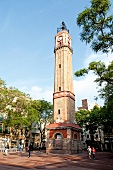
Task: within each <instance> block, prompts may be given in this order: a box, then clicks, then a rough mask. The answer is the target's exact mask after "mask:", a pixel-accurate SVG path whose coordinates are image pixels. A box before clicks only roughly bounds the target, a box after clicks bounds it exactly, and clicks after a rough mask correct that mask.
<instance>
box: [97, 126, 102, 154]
mask: <svg viewBox="0 0 113 170" xmlns="http://www.w3.org/2000/svg"><path fill="white" fill-rule="evenodd" d="M98 132H99V139H100V151H101V126H99V127H98Z"/></svg>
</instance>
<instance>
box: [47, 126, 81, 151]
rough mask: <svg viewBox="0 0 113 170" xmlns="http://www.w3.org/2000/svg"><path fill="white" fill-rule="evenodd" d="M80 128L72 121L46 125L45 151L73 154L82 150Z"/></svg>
mask: <svg viewBox="0 0 113 170" xmlns="http://www.w3.org/2000/svg"><path fill="white" fill-rule="evenodd" d="M80 132H81V128H80V127H79V126H78V125H77V124H74V123H53V124H50V125H48V126H47V143H46V152H47V153H57V154H75V153H79V152H81V151H82V149H81V141H80Z"/></svg>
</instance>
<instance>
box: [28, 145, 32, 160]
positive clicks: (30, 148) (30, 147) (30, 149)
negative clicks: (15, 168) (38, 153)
mask: <svg viewBox="0 0 113 170" xmlns="http://www.w3.org/2000/svg"><path fill="white" fill-rule="evenodd" d="M32 150H33V144H32V143H30V145H29V150H28V152H29V156H28V158H29V157H30V156H31V151H32Z"/></svg>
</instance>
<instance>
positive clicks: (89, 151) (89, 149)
mask: <svg viewBox="0 0 113 170" xmlns="http://www.w3.org/2000/svg"><path fill="white" fill-rule="evenodd" d="M87 151H88V157H89V159H91V147H90V146H88V148H87Z"/></svg>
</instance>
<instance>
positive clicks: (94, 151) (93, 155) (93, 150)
mask: <svg viewBox="0 0 113 170" xmlns="http://www.w3.org/2000/svg"><path fill="white" fill-rule="evenodd" d="M91 151H92V158H93V159H95V154H96V149H95V148H94V147H92V149H91Z"/></svg>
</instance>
